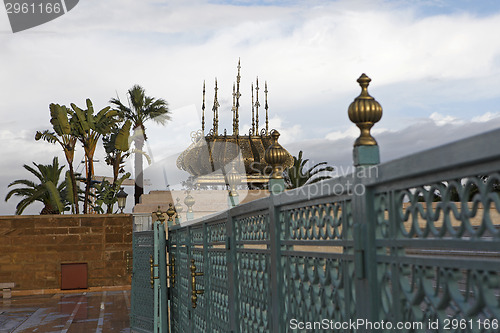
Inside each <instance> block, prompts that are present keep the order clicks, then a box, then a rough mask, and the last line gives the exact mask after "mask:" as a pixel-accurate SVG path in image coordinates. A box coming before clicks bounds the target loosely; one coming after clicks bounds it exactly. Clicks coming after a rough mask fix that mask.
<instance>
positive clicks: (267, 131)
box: [264, 81, 269, 135]
mask: <svg viewBox="0 0 500 333" xmlns="http://www.w3.org/2000/svg"><path fill="white" fill-rule="evenodd" d="M264 93H265V94H266V104H265V109H266V135H268V133H269V113H268V109H269V105H268V104H267V93H268V91H267V81H266V85H265V89H264Z"/></svg>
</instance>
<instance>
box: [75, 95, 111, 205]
mask: <svg viewBox="0 0 500 333" xmlns="http://www.w3.org/2000/svg"><path fill="white" fill-rule="evenodd" d="M71 108H72V109H73V110H72V111H70V113H71V120H70V123H71V127H72V128H73V130H74V133H75V135H76V137H77V138H78V141H80V143H81V144H82V145H83V149H84V151H85V160H86V166H87V168H86V169H87V172H86V173H87V175H86V186H85V199H84V202H83V211H84V213H85V214H86V213H88V203H89V199H90V188H91V186H92V178H93V177H94V153H95V149H96V147H97V142H98V141H99V138H100V137H101V136H102V135H105V134H107V133H109V132H110V131H111V129H112V128H113V126H115V124H116V122H117V121H118V119H117V117H116V116H117V111H115V110H111V109H110V107H109V106H108V107H105V108H104V109H102V110H101V111H99V112H98V113H97V114H96V115H94V107H93V105H92V101H91V100H90V99H87V110H82V109H80V108H79V107H78V106H76V105H75V104H73V103H71Z"/></svg>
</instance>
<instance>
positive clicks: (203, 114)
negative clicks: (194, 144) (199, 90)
mask: <svg viewBox="0 0 500 333" xmlns="http://www.w3.org/2000/svg"><path fill="white" fill-rule="evenodd" d="M201 132H202V133H203V135H205V80H203V104H202V105H201Z"/></svg>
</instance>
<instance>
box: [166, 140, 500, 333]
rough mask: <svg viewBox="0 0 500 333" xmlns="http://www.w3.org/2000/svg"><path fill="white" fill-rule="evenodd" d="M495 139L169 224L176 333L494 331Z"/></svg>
mask: <svg viewBox="0 0 500 333" xmlns="http://www.w3.org/2000/svg"><path fill="white" fill-rule="evenodd" d="M499 138H500V130H495V131H492V132H489V133H485V134H483V135H480V136H477V137H472V138H469V139H465V140H462V141H459V142H455V143H452V144H448V145H446V146H442V147H439V148H436V149H433V150H429V151H426V152H422V153H418V154H414V155H411V156H408V157H406V158H402V159H399V160H396V161H392V162H389V163H385V164H381V165H378V166H363V165H361V166H358V167H356V168H355V172H353V174H350V175H347V176H344V177H342V178H338V179H333V180H329V181H323V182H320V183H317V184H313V185H310V186H305V187H302V188H299V189H296V190H292V191H287V192H284V193H282V194H279V195H272V196H271V197H269V198H266V199H260V200H257V201H253V202H251V203H248V204H244V205H240V206H237V207H234V208H232V209H230V210H229V211H226V212H223V213H220V214H218V215H215V216H211V217H208V218H205V219H201V220H197V221H193V222H192V223H190V224H183V225H181V226H173V227H170V228H169V245H168V246H169V253H170V256H171V258H172V257H173V258H175V264H174V266H173V268H174V273H175V284H174V285H173V287H172V288H171V329H172V332H321V331H324V332H372V331H373V332H375V331H377V332H499V331H500V328H499V327H500V326H499V325H500V323H499V320H500V296H499V294H500V197H499V191H500V186H499V184H500V174H499V171H500V149H499V148H498V140H499ZM358 157H359V156H358ZM193 259H194V262H192V260H193ZM193 263H194V266H195V270H193V266H192V264H193ZM171 268H172V267H171ZM200 272H202V273H203V275H200ZM170 273H172V270H170ZM193 273H194V274H195V275H194V276H193V275H192V274H193ZM196 273H198V274H197V275H196ZM193 290H194V291H195V293H196V307H193V306H194V301H193V300H194V298H195V297H194V296H195V294H193ZM201 290H203V293H201ZM196 291H198V292H196Z"/></svg>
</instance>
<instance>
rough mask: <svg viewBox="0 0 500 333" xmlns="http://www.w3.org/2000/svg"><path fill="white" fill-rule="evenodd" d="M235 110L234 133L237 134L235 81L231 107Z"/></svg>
mask: <svg viewBox="0 0 500 333" xmlns="http://www.w3.org/2000/svg"><path fill="white" fill-rule="evenodd" d="M231 111H233V134H236V87H235V85H234V83H233V107H232V108H231Z"/></svg>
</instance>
